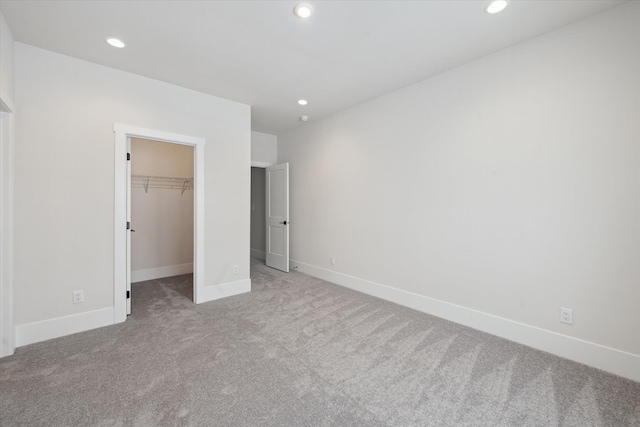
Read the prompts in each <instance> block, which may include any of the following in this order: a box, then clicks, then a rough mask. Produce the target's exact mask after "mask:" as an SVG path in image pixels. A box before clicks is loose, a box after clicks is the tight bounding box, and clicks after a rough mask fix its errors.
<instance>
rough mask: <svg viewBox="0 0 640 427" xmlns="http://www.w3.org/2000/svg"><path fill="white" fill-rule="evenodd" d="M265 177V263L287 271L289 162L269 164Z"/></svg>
mask: <svg viewBox="0 0 640 427" xmlns="http://www.w3.org/2000/svg"><path fill="white" fill-rule="evenodd" d="M266 178H267V179H266V183H265V187H266V195H265V203H266V206H265V208H266V209H265V210H266V214H267V242H266V246H267V248H266V249H267V265H268V266H269V267H273V268H277V269H278V270H282V271H286V272H289V163H284V164H282V165H275V166H269V167H268V168H267V176H266Z"/></svg>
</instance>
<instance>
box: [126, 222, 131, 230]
mask: <svg viewBox="0 0 640 427" xmlns="http://www.w3.org/2000/svg"><path fill="white" fill-rule="evenodd" d="M127 230H131V223H130V222H129V221H127Z"/></svg>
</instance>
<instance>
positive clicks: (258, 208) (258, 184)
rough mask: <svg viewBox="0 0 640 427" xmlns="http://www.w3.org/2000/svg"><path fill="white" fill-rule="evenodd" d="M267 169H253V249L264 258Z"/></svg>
mask: <svg viewBox="0 0 640 427" xmlns="http://www.w3.org/2000/svg"><path fill="white" fill-rule="evenodd" d="M265 240H266V216H265V169H263V168H251V249H253V250H252V253H253V255H254V256H257V257H258V258H261V259H262V258H264V257H265V256H266V254H265V247H266V243H265Z"/></svg>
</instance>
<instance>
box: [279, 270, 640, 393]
mask: <svg viewBox="0 0 640 427" xmlns="http://www.w3.org/2000/svg"><path fill="white" fill-rule="evenodd" d="M290 263H291V268H293V269H296V270H297V271H300V272H302V273H305V274H308V275H310V276H314V277H317V278H319V279H323V280H326V281H328V282H332V283H335V284H338V285H341V286H344V287H346V288H349V289H353V290H355V291H358V292H362V293H365V294H368V295H372V296H374V297H378V298H381V299H384V300H387V301H391V302H394V303H396V304H400V305H403V306H405V307H409V308H412V309H414V310H418V311H422V312H424V313H427V314H431V315H433V316H437V317H440V318H443V319H446V320H450V321H452V322H455V323H459V324H462V325H465V326H469V327H470V328H473V329H477V330H480V331H482V332H487V333H489V334H492V335H496V336H499V337H501V338H506V339H508V340H510V341H514V342H517V343H520V344H524V345H526V346H529V347H533V348H536V349H538V350H542V351H546V352H548V353H551V354H555V355H557V356H560V357H564V358H567V359H570V360H573V361H576V362H579V363H583V364H585V365H588V366H591V367H594V368H597V369H601V370H603V371H607V372H610V373H612V374H616V375H619V376H621V377H625V378H629V379H631V380H634V381H638V382H640V356H639V355H636V354H631V353H627V352H624V351H621V350H616V349H613V348H610V347H605V346H602V345H600V344H595V343H592V342H589V341H584V340H581V339H578V338H573V337H570V336H567V335H562V334H559V333H557V332H552V331H549V330H546V329H541V328H538V327H535V326H530V325H526V324H524V323H519V322H515V321H513V320H509V319H505V318H503V317H499V316H494V315H492V314H488V313H483V312H481V311H476V310H473V309H470V308H467V307H463V306H459V305H455V304H451V303H448V302H445V301H440V300H437V299H433V298H429V297H426V296H423V295H419V294H414V293H412V292H407V291H403V290H401V289H397V288H392V287H390V286H386V285H382V284H380V283H375V282H371V281H369V280H365V279H360V278H358V277H353V276H349V275H346V274H342V273H338V272H335V271H331V270H327V269H324V268H321V267H316V266H313V265H310V264H305V263H303V262H299V261H295V260H290Z"/></svg>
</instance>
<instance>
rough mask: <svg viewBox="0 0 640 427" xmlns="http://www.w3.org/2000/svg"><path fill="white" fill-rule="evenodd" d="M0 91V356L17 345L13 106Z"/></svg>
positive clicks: (9, 352) (10, 351)
mask: <svg viewBox="0 0 640 427" xmlns="http://www.w3.org/2000/svg"><path fill="white" fill-rule="evenodd" d="M5 95H6V94H5V93H4V92H2V93H0V115H1V116H2V117H1V118H0V120H2V122H3V125H2V126H7V129H6V132H2V134H4V136H6V138H3V136H2V135H1V134H0V162H1V163H2V167H0V174H1V175H0V236H2V238H1V239H0V357H5V356H11V355H12V354H13V353H14V351H15V348H16V327H15V309H14V308H15V307H14V304H15V301H14V298H15V288H14V269H13V261H14V237H13V236H14V222H13V218H14V217H13V211H14V202H13V195H14V192H13V168H14V166H13V165H14V164H13V152H14V151H13V150H14V134H15V129H14V114H13V112H14V111H15V110H14V107H13V104H12V103H11V102H10V100H9V99H8V98H7V97H6V96H5Z"/></svg>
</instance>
